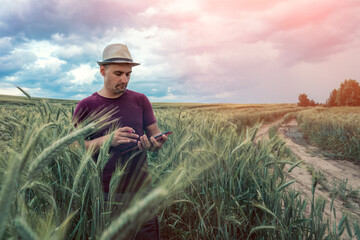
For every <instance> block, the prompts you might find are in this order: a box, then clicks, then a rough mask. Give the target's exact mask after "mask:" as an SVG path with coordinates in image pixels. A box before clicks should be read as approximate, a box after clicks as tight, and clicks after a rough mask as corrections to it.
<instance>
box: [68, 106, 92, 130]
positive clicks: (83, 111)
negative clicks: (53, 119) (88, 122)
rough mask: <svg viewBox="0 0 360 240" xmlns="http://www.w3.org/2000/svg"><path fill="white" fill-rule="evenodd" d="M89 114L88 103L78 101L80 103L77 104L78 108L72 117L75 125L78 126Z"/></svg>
mask: <svg viewBox="0 0 360 240" xmlns="http://www.w3.org/2000/svg"><path fill="white" fill-rule="evenodd" d="M87 115H88V113H87V107H86V104H85V103H84V101H80V102H78V104H77V105H76V108H75V110H74V114H73V117H72V122H73V124H74V126H75V127H76V126H77V125H78V124H79V123H81V122H82V121H84V119H85V118H86V117H87Z"/></svg>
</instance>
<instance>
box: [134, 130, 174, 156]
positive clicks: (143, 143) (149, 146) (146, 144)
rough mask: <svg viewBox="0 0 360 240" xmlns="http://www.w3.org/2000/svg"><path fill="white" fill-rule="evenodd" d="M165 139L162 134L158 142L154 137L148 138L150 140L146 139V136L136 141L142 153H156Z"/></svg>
mask: <svg viewBox="0 0 360 240" xmlns="http://www.w3.org/2000/svg"><path fill="white" fill-rule="evenodd" d="M167 139H168V137H167V136H166V135H165V134H163V135H162V136H161V138H159V139H158V140H156V139H155V138H154V137H150V139H148V138H147V136H146V135H143V136H141V137H140V141H138V146H139V149H141V150H143V151H152V152H156V151H158V150H159V149H160V148H161V147H162V145H163V144H164V143H165V142H166V140H167Z"/></svg>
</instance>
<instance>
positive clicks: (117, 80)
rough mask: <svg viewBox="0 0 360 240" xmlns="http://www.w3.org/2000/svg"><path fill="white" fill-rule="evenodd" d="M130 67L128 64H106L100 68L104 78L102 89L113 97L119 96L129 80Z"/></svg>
mask: <svg viewBox="0 0 360 240" xmlns="http://www.w3.org/2000/svg"><path fill="white" fill-rule="evenodd" d="M131 70H132V66H131V65H130V64H126V63H121V64H108V65H102V66H100V73H101V75H102V76H103V77H104V88H105V89H106V90H107V92H108V93H109V94H111V95H113V96H120V95H121V94H122V93H123V92H124V91H125V90H126V87H127V85H128V83H129V80H130V75H131Z"/></svg>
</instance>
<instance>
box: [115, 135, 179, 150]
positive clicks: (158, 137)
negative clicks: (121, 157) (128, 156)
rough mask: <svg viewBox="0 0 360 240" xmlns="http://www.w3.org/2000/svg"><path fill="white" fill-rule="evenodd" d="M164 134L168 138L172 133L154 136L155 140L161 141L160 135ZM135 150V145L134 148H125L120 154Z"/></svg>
mask: <svg viewBox="0 0 360 240" xmlns="http://www.w3.org/2000/svg"><path fill="white" fill-rule="evenodd" d="M164 134H165V135H166V136H168V135H170V134H172V131H166V132H163V133H160V134H159V135H156V136H155V137H154V138H155V140H159V139H161V138H162V135H164ZM137 148H138V146H137V145H136V146H132V147H129V148H126V149H124V150H123V151H122V152H121V154H124V153H127V152H130V151H132V150H135V149H137Z"/></svg>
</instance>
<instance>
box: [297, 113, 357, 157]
mask: <svg viewBox="0 0 360 240" xmlns="http://www.w3.org/2000/svg"><path fill="white" fill-rule="evenodd" d="M297 120H298V122H299V127H300V129H301V131H302V132H303V134H304V137H305V138H307V139H308V140H309V141H310V143H311V144H314V145H316V146H318V147H319V148H321V149H322V150H326V151H327V152H328V156H329V157H331V158H338V159H347V160H351V161H354V162H355V163H356V164H359V163H360V138H359V136H360V108H359V107H336V108H313V109H309V110H306V111H301V112H299V113H298V114H297Z"/></svg>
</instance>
